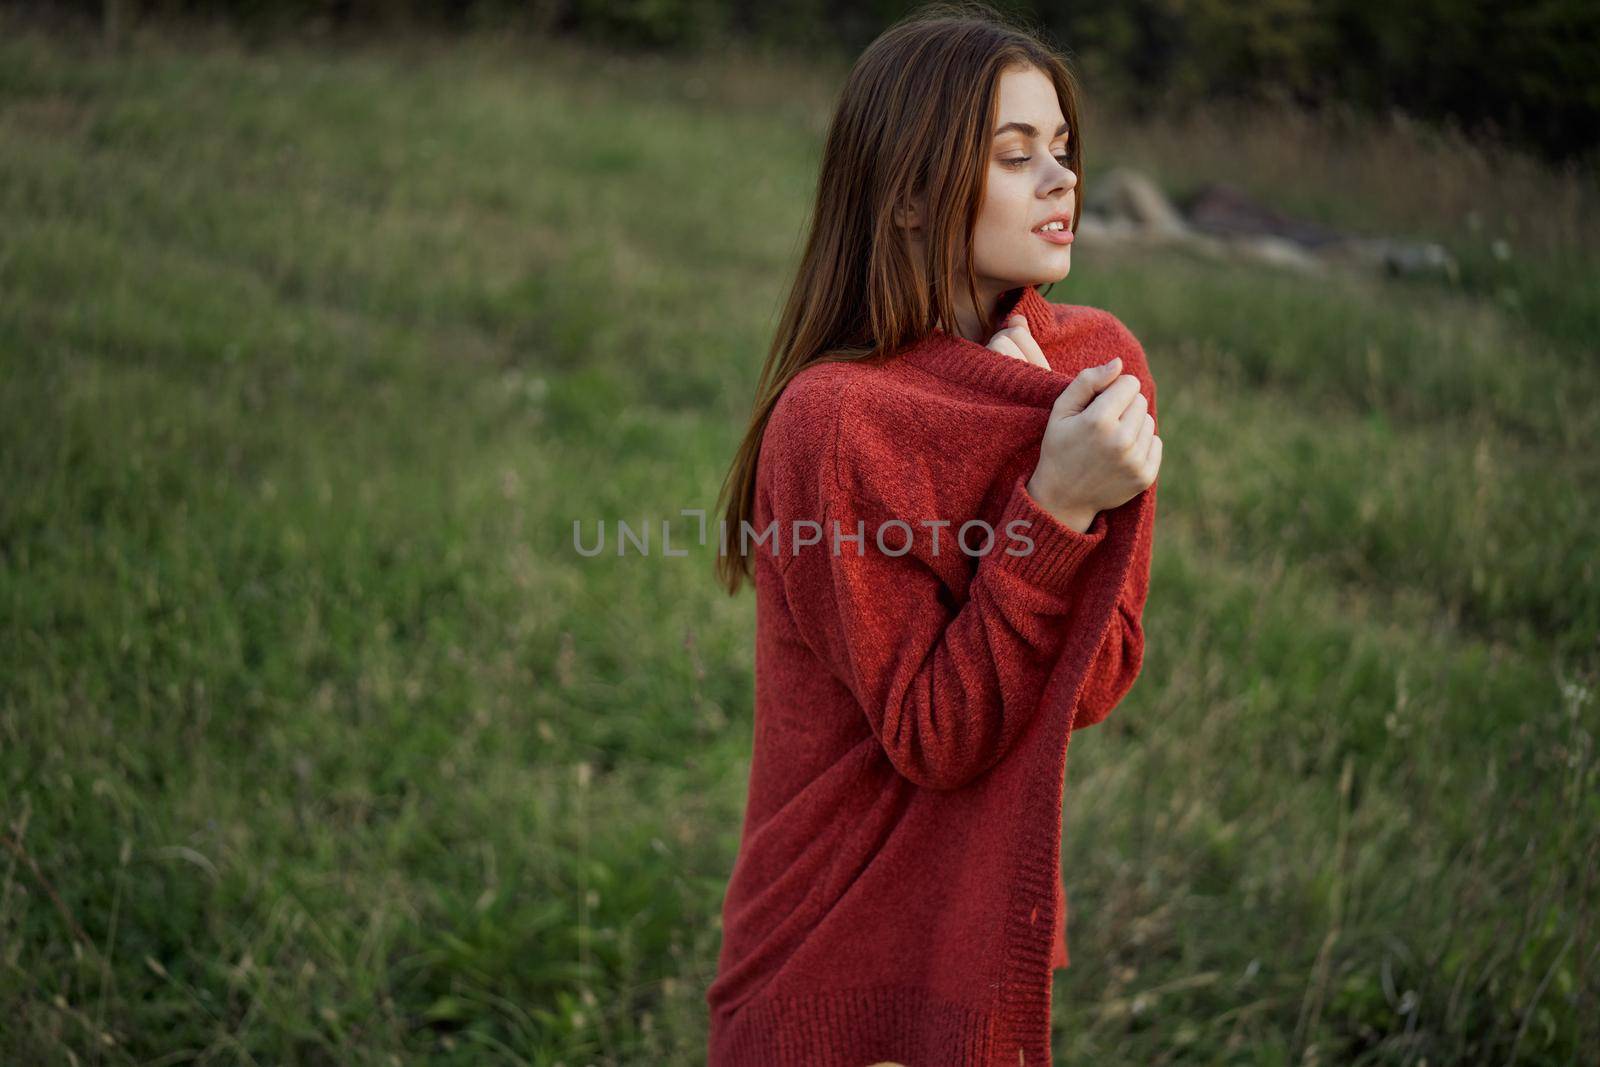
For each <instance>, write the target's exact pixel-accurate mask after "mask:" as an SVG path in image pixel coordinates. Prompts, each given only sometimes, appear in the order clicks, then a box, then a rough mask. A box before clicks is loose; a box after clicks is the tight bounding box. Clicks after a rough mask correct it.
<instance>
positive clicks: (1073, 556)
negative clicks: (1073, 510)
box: [995, 475, 1108, 590]
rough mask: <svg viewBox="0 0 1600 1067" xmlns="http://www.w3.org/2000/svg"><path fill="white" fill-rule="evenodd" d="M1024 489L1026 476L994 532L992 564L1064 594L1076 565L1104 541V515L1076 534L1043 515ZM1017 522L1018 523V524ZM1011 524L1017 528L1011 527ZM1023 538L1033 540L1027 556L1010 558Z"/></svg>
mask: <svg viewBox="0 0 1600 1067" xmlns="http://www.w3.org/2000/svg"><path fill="white" fill-rule="evenodd" d="M1027 486H1028V479H1027V476H1025V475H1019V476H1018V477H1017V480H1016V483H1015V484H1014V485H1013V486H1012V487H1011V499H1010V500H1009V501H1008V502H1007V503H1006V510H1005V512H1004V514H1002V515H1001V517H1000V527H999V529H998V530H997V531H996V533H997V537H998V539H997V541H996V544H997V545H1000V546H1001V547H998V548H996V549H995V553H996V555H997V557H998V558H997V559H996V560H995V562H996V563H998V564H999V565H1000V566H1002V567H1004V568H1005V569H1006V570H1008V571H1010V572H1011V573H1012V574H1014V575H1016V576H1017V577H1019V578H1021V579H1022V580H1024V581H1026V582H1029V583H1031V584H1033V585H1036V586H1041V587H1043V588H1046V589H1051V590H1064V589H1065V588H1066V586H1067V583H1068V582H1069V581H1070V580H1071V578H1072V575H1073V573H1074V572H1076V571H1077V569H1078V565H1079V564H1081V563H1082V562H1083V560H1084V559H1085V557H1087V556H1088V555H1089V553H1090V552H1092V551H1094V548H1095V546H1096V545H1098V544H1099V543H1100V542H1101V541H1104V540H1105V539H1106V530H1107V529H1108V527H1107V525H1106V513H1105V512H1104V511H1097V512H1095V515H1094V521H1093V522H1091V523H1090V524H1089V529H1088V530H1086V531H1085V532H1083V533H1079V532H1078V531H1077V530H1074V529H1073V528H1072V527H1070V526H1068V525H1067V524H1066V523H1064V522H1062V521H1061V520H1060V519H1058V518H1056V517H1055V516H1054V515H1052V514H1050V513H1049V512H1048V511H1046V510H1045V509H1044V506H1043V505H1041V504H1040V503H1039V502H1038V501H1037V500H1035V499H1034V498H1033V496H1032V495H1031V494H1030V493H1029V492H1028V488H1027ZM1019 519H1020V520H1021V522H1017V520H1019ZM1013 522H1017V525H1015V526H1013V525H1012V523H1013ZM1024 524H1025V525H1024ZM1013 531H1014V532H1013ZM1024 537H1027V538H1031V539H1032V541H1033V550H1032V551H1031V552H1028V553H1027V554H1026V555H1013V553H1014V552H1021V551H1023V550H1024V548H1025V547H1026V544H1025V542H1022V540H1021V539H1022V538H1024Z"/></svg>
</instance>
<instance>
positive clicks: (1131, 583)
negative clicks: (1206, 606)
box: [1072, 335, 1161, 730]
mask: <svg viewBox="0 0 1600 1067" xmlns="http://www.w3.org/2000/svg"><path fill="white" fill-rule="evenodd" d="M1130 337H1131V335H1130ZM1133 345H1134V348H1135V350H1136V351H1137V353H1138V354H1139V356H1140V358H1141V359H1142V357H1143V349H1141V348H1138V342H1137V341H1134V342H1133ZM1146 377H1148V375H1147V376H1146ZM1146 396H1147V398H1148V400H1149V405H1150V417H1151V419H1152V420H1155V423H1156V432H1157V433H1158V434H1159V433H1160V432H1161V423H1160V420H1159V418H1158V417H1157V415H1156V393H1155V382H1154V379H1151V380H1150V383H1149V386H1148V388H1147V390H1146ZM1159 484H1160V479H1159V478H1158V479H1156V481H1154V482H1152V483H1151V484H1150V486H1149V488H1147V489H1146V490H1145V492H1146V493H1148V494H1149V495H1150V503H1149V507H1148V508H1147V509H1146V510H1145V512H1144V519H1143V521H1142V522H1141V524H1140V526H1139V532H1138V537H1137V538H1136V539H1135V541H1134V546H1133V556H1132V557H1131V558H1130V560H1129V562H1128V574H1127V577H1126V578H1125V579H1124V580H1123V585H1122V592H1121V594H1120V595H1119V596H1118V597H1117V606H1116V612H1115V613H1114V614H1113V616H1112V620H1111V625H1110V626H1109V627H1108V628H1107V629H1106V635H1105V638H1104V639H1103V640H1102V642H1101V644H1100V648H1099V651H1097V652H1096V653H1095V658H1094V663H1093V665H1092V666H1091V667H1090V669H1089V677H1088V679H1087V680H1086V681H1085V682H1084V685H1083V690H1082V691H1081V692H1080V693H1079V695H1078V710H1077V713H1076V714H1075V715H1074V716H1073V719H1072V728H1073V729H1074V730H1081V729H1083V728H1084V727H1086V726H1094V725H1096V724H1097V723H1101V722H1104V721H1105V719H1106V717H1107V716H1109V715H1110V714H1111V711H1112V709H1113V708H1115V707H1116V706H1117V705H1118V704H1119V703H1121V701H1122V698H1123V697H1125V696H1127V695H1128V691H1129V690H1131V689H1132V688H1133V683H1134V681H1135V680H1136V679H1137V678H1138V677H1139V670H1140V668H1141V667H1143V665H1144V605H1145V601H1146V599H1147V598H1148V596H1149V593H1150V556H1151V550H1152V545H1153V544H1154V538H1155V521H1156V487H1157V486H1158V485H1159Z"/></svg>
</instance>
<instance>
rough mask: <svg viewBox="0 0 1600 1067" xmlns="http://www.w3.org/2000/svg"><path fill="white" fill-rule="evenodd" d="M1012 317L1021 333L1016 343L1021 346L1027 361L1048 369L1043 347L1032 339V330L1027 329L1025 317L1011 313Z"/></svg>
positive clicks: (1048, 362)
mask: <svg viewBox="0 0 1600 1067" xmlns="http://www.w3.org/2000/svg"><path fill="white" fill-rule="evenodd" d="M1012 318H1013V319H1015V320H1016V322H1017V328H1018V331H1019V332H1020V334H1021V336H1020V337H1019V338H1018V340H1017V343H1018V344H1019V345H1021V346H1022V351H1023V352H1025V353H1026V354H1027V356H1028V362H1029V363H1032V364H1034V365H1035V366H1039V367H1043V368H1044V369H1045V370H1049V369H1050V361H1049V360H1048V359H1046V358H1045V355H1044V349H1042V348H1040V347H1039V342H1038V341H1036V340H1034V338H1033V331H1032V330H1030V329H1028V320H1027V318H1025V317H1024V316H1022V315H1013V316H1012Z"/></svg>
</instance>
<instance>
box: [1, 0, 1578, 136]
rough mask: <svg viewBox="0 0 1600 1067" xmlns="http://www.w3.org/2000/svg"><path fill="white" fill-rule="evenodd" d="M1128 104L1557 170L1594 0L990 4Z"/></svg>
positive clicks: (478, 18)
mask: <svg viewBox="0 0 1600 1067" xmlns="http://www.w3.org/2000/svg"><path fill="white" fill-rule="evenodd" d="M991 2H992V3H993V6H994V7H996V8H998V9H1000V10H1002V11H1009V12H1014V13H1017V14H1019V15H1021V16H1022V17H1024V18H1025V19H1027V20H1029V21H1031V22H1032V23H1033V24H1035V25H1036V26H1038V27H1040V28H1042V29H1044V30H1045V31H1046V32H1047V33H1048V34H1049V35H1050V36H1051V38H1052V39H1053V40H1054V41H1055V43H1056V44H1057V45H1059V46H1061V47H1062V48H1064V49H1065V50H1067V51H1068V52H1069V54H1071V55H1072V56H1073V57H1074V59H1075V61H1076V62H1077V64H1078V66H1079V68H1080V70H1082V71H1083V73H1084V74H1085V76H1086V77H1087V78H1088V79H1089V81H1090V84H1091V85H1092V86H1093V87H1094V88H1095V89H1096V91H1099V92H1109V93H1112V94H1114V95H1116V96H1117V97H1118V98H1119V99H1120V100H1122V101H1123V102H1124V103H1125V104H1127V105H1129V106H1133V107H1135V108H1138V107H1142V106H1146V105H1149V106H1162V107H1171V106H1173V105H1179V106H1182V105H1184V104H1193V103H1198V102H1204V101H1207V100H1215V99H1219V98H1250V97H1259V96H1269V95H1270V96H1274V97H1277V98H1280V99H1281V98H1285V97H1286V98H1288V99H1291V100H1294V101H1297V102H1300V103H1303V104H1308V105H1311V104H1327V103H1333V102H1344V103H1347V104H1351V105H1354V106H1355V107H1357V108H1360V109H1367V110H1373V111H1386V110H1389V109H1393V108H1398V109H1400V110H1402V111H1405V112H1407V113H1409V114H1412V115H1415V116H1418V117H1421V118H1426V119H1431V120H1434V121H1454V122H1456V123H1457V124H1459V125H1460V126H1461V127H1462V128H1464V129H1466V130H1468V131H1470V132H1480V131H1481V132H1483V133H1486V134H1489V135H1492V136H1495V137H1497V138H1500V139H1505V140H1509V141H1512V142H1517V143H1521V144H1523V145H1526V146H1528V147H1531V148H1533V149H1534V150H1536V151H1538V152H1540V153H1541V154H1543V155H1545V156H1546V157H1547V158H1549V159H1552V160H1562V159H1574V158H1577V157H1587V156H1590V155H1591V154H1593V153H1594V152H1595V150H1596V149H1597V147H1600V2H1596V0H1398V2H1397V0H1093V2H1087V0H1085V2H1074V0H1063V2H1057V3H1048V2H1045V3H1029V2H1024V0H991ZM22 6H24V7H35V8H40V7H54V8H58V9H60V8H66V9H72V10H75V11H76V12H77V13H79V14H82V15H84V16H87V17H94V18H100V19H102V20H103V21H104V22H105V24H106V26H107V29H108V31H109V32H112V33H118V32H122V31H123V30H124V29H125V27H126V26H128V25H130V24H131V23H132V22H134V21H138V20H142V19H146V18H171V17H180V18H183V17H196V16H199V17H208V18H215V17H223V18H226V19H229V20H230V21H234V22H237V23H239V24H241V25H242V26H246V27H249V28H251V29H254V30H259V31H262V32H278V31H283V30H291V31H293V30H304V29H314V30H321V31H334V32H362V31H365V30H372V31H379V30H382V29H384V28H390V27H397V26H406V27H411V28H415V27H419V26H422V27H437V28H439V29H452V28H469V27H476V28H481V27H487V26H505V27H507V28H510V29H516V30H520V31H525V32H530V33H538V34H544V35H555V36H573V37H580V38H586V39H593V40H596V41H600V42H605V43H609V44H613V45H617V46H626V47H632V48H651V49H693V48H703V47H707V46H714V45H715V44H716V43H717V42H719V41H725V40H728V39H729V38H735V37H742V38H746V39H749V40H753V41H761V42H767V43H772V44H778V45H781V46H786V47H792V48H804V49H814V50H827V51H837V52H841V53H843V54H845V55H850V54H854V53H855V52H856V51H859V49H860V48H861V47H862V46H864V45H865V44H866V43H867V42H868V41H869V40H871V39H872V37H873V36H874V35H875V34H876V33H877V32H878V31H879V30H881V29H882V28H883V27H884V26H886V25H888V24H889V23H890V22H892V21H894V20H895V19H896V18H898V17H900V16H901V15H903V14H905V13H906V12H908V11H910V10H912V9H914V8H916V7H918V6H919V0H522V2H517V0H65V2H64V3H60V2H58V3H55V4H40V3H34V4H25V5H22Z"/></svg>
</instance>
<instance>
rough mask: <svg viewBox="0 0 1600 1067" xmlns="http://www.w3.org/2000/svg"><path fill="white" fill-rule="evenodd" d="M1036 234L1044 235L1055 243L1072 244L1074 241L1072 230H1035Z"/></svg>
mask: <svg viewBox="0 0 1600 1067" xmlns="http://www.w3.org/2000/svg"><path fill="white" fill-rule="evenodd" d="M1033 232H1034V235H1035V236H1038V237H1043V238H1044V239H1045V240H1046V241H1049V242H1050V243H1051V244H1053V245H1070V244H1071V243H1072V231H1071V230H1064V229H1063V230H1034V231H1033Z"/></svg>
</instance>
